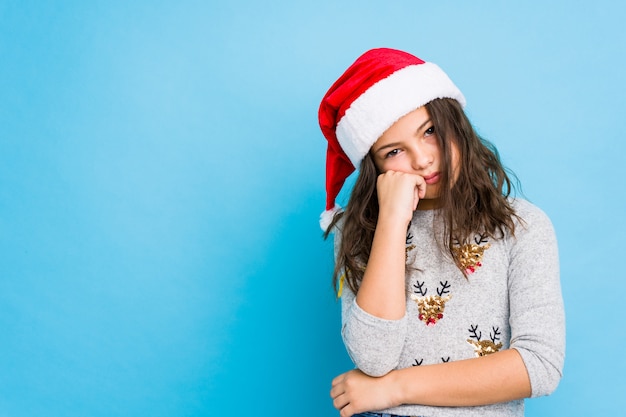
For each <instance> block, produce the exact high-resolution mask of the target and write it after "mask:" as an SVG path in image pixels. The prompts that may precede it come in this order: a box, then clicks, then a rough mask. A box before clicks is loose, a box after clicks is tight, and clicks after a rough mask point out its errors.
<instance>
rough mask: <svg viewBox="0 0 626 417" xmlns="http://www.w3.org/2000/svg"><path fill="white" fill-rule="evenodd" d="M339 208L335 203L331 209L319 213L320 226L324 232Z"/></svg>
mask: <svg viewBox="0 0 626 417" xmlns="http://www.w3.org/2000/svg"><path fill="white" fill-rule="evenodd" d="M341 210H342V208H341V207H340V206H339V205H337V204H335V207H333V208H332V210H326V211H324V212H323V213H322V214H321V215H320V227H321V228H322V230H323V231H324V232H326V231H327V230H328V226H330V224H331V223H332V221H333V218H334V217H335V214H337V213H339V212H340V211H341Z"/></svg>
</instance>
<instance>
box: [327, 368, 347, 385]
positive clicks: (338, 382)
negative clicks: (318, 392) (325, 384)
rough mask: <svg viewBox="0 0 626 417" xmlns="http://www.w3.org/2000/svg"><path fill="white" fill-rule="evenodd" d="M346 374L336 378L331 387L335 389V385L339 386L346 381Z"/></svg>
mask: <svg viewBox="0 0 626 417" xmlns="http://www.w3.org/2000/svg"><path fill="white" fill-rule="evenodd" d="M346 373H347V372H346ZM346 373H343V374H341V375H337V376H336V377H334V378H333V380H332V382H331V383H330V385H331V386H333V387H334V386H335V385H338V384H340V383H341V382H343V380H344V379H346Z"/></svg>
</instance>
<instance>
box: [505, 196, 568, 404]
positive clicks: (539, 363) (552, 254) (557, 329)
mask: <svg viewBox="0 0 626 417" xmlns="http://www.w3.org/2000/svg"><path fill="white" fill-rule="evenodd" d="M519 205H520V207H518V215H519V216H520V217H521V218H522V219H523V222H522V224H520V225H518V226H517V228H516V231H515V237H513V238H511V248H510V259H509V283H508V285H509V300H510V301H509V302H510V319H509V321H510V325H511V348H514V349H516V350H517V351H518V352H519V353H520V355H521V357H522V359H523V361H524V364H525V366H526V370H527V372H528V376H529V378H530V384H531V389H532V396H533V397H539V396H542V395H548V394H550V393H552V392H553V391H554V390H555V389H556V387H557V385H558V383H559V381H560V379H561V375H562V371H563V363H564V357H565V313H564V307H563V299H562V296H561V286H560V281H559V260H558V249H557V242H556V236H555V233H554V228H553V226H552V223H551V222H550V220H549V219H548V217H547V216H546V215H545V214H544V213H543V212H542V211H540V210H539V209H538V208H536V207H534V206H532V205H530V203H526V202H523V203H519Z"/></svg>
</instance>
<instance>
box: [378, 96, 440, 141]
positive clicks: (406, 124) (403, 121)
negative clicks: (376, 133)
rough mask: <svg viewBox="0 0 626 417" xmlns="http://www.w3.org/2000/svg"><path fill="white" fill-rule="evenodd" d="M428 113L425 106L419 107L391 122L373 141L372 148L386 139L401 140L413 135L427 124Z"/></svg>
mask: <svg viewBox="0 0 626 417" xmlns="http://www.w3.org/2000/svg"><path fill="white" fill-rule="evenodd" d="M429 120H430V115H429V114H428V110H427V109H426V107H425V106H422V107H419V108H417V109H415V110H413V111H411V112H409V113H407V114H405V115H404V116H402V117H401V118H400V119H398V120H397V121H396V122H395V123H394V124H392V125H391V126H390V127H389V128H388V129H387V130H385V132H383V134H382V135H381V136H380V138H378V140H377V141H376V142H375V143H374V146H373V148H376V147H379V146H381V144H382V143H384V142H388V141H397V140H402V139H403V138H405V137H406V136H407V135H408V136H413V135H415V134H416V133H418V131H419V130H420V129H422V128H424V126H425V125H426V124H427V122H428V121H429Z"/></svg>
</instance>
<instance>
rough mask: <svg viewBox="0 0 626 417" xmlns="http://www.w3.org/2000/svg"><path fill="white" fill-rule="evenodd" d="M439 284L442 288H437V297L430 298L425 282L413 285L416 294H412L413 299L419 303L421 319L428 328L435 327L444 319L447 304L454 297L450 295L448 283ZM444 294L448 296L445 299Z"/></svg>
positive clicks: (431, 296)
mask: <svg viewBox="0 0 626 417" xmlns="http://www.w3.org/2000/svg"><path fill="white" fill-rule="evenodd" d="M439 284H440V285H441V288H439V287H437V295H429V296H426V293H427V292H428V288H424V282H419V280H418V281H417V282H416V283H415V284H413V288H414V290H413V291H414V294H411V299H412V300H413V301H415V302H416V303H417V308H418V311H419V319H420V320H421V321H423V322H424V324H426V326H428V327H432V326H434V325H435V324H437V322H438V321H439V320H441V319H442V318H443V311H444V310H445V308H446V303H447V302H448V301H449V300H450V298H452V295H451V294H449V293H450V284H448V281H446V282H441V281H439ZM418 294H419V295H418ZM444 294H448V295H446V296H445V297H444V296H443V295H444ZM420 296H421V297H420Z"/></svg>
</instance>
